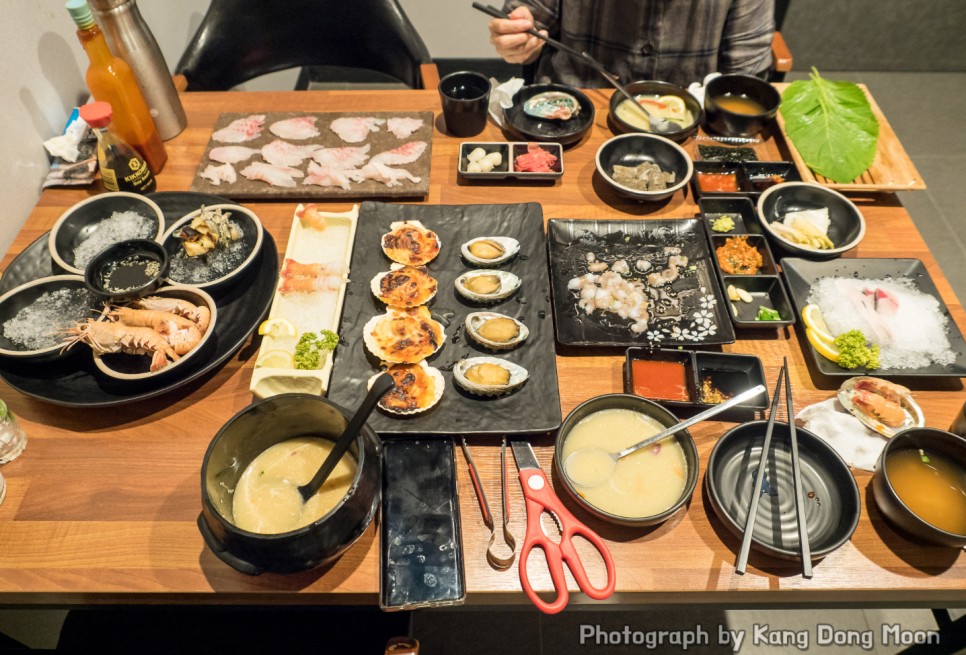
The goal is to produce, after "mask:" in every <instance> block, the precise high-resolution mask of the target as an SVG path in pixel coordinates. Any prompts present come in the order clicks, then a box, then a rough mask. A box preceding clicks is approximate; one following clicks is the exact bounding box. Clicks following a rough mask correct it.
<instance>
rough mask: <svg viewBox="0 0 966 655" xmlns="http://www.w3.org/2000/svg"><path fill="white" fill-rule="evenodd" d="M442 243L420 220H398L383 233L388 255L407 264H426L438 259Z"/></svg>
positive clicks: (385, 249)
mask: <svg viewBox="0 0 966 655" xmlns="http://www.w3.org/2000/svg"><path fill="white" fill-rule="evenodd" d="M440 247H441V243H440V240H439V237H438V236H437V235H436V233H435V232H433V231H432V230H429V229H427V228H426V227H425V226H424V225H423V224H422V223H421V222H420V221H396V222H395V223H392V224H391V225H390V226H389V232H387V233H386V234H384V235H382V251H383V252H384V253H386V257H388V258H389V259H391V260H393V261H394V262H399V263H400V264H404V265H406V266H424V265H426V264H428V263H429V262H431V261H433V260H434V259H436V256H437V255H438V254H439V249H440Z"/></svg>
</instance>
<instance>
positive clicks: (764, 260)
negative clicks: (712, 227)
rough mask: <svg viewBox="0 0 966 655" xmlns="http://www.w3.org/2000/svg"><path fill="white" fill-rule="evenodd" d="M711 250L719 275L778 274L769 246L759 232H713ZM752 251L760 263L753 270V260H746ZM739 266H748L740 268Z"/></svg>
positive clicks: (749, 257) (751, 254)
mask: <svg viewBox="0 0 966 655" xmlns="http://www.w3.org/2000/svg"><path fill="white" fill-rule="evenodd" d="M735 240H737V241H735ZM742 242H743V243H742ZM745 244H747V245H745ZM711 250H712V251H713V252H714V255H715V266H716V267H717V269H718V270H719V271H721V275H742V276H745V275H778V269H777V267H776V266H775V258H774V257H772V254H771V248H769V247H768V242H767V241H766V240H765V237H764V236H762V235H760V234H734V235H724V234H722V235H718V234H713V235H711ZM753 251H754V252H757V253H758V256H759V257H760V258H761V265H759V266H758V268H757V270H754V263H755V262H752V261H748V260H750V259H751V257H752V256H753V255H754V252H753ZM741 266H748V267H750V268H740V267H741ZM736 267H737V268H736Z"/></svg>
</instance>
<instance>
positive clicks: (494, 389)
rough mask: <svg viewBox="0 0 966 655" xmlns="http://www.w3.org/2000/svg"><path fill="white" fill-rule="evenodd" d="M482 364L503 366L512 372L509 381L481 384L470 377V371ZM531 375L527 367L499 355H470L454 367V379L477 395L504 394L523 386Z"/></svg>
mask: <svg viewBox="0 0 966 655" xmlns="http://www.w3.org/2000/svg"><path fill="white" fill-rule="evenodd" d="M480 364H492V365H496V366H499V367H501V368H503V369H504V370H506V371H507V372H508V373H509V374H510V377H509V381H507V382H506V383H505V384H481V383H479V382H474V381H473V380H470V379H468V378H467V374H468V373H469V371H470V370H471V369H473V368H474V367H475V366H478V365H480ZM529 377H530V374H529V373H528V372H527V369H525V368H523V367H522V366H520V365H519V364H514V363H513V362H508V361H506V360H505V359H500V358H499V357H470V358H469V359H461V360H460V361H458V362H457V363H456V366H454V367H453V381H454V382H455V383H456V384H458V385H459V386H460V387H462V388H463V389H466V390H467V391H469V392H470V393H472V394H475V395H477V396H502V395H503V394H505V393H510V392H511V391H513V390H514V389H516V388H518V387H520V386H522V385H523V384H524V383H525V382H526V381H527V379H528V378H529Z"/></svg>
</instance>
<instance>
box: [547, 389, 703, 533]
mask: <svg viewBox="0 0 966 655" xmlns="http://www.w3.org/2000/svg"><path fill="white" fill-rule="evenodd" d="M605 409H629V410H631V411H634V412H639V413H641V414H645V415H647V416H650V417H651V418H653V419H655V420H656V421H657V422H659V423H661V424H662V425H664V426H666V427H671V426H672V425H677V424H678V423H679V421H678V419H677V417H675V416H674V414H672V413H671V412H670V411H668V410H667V409H665V408H664V407H662V406H661V405H659V404H658V403H656V402H653V401H651V400H647V399H646V398H641V397H640V396H634V395H631V394H622V393H612V394H606V395H603V396H597V397H596V398H591V399H590V400H587V401H584V402H583V403H581V404H580V405H578V406H577V407H575V408H574V410H573V411H571V412H570V414H568V415H567V418H565V419H564V422H563V423H562V424H561V425H560V429H559V430H558V431H557V440H556V442H555V445H554V456H553V462H554V466H555V467H556V471H557V479H559V480H561V482H562V484H563V487H564V489H566V491H567V493H568V494H569V495H570V497H571V498H572V499H573V500H574V502H576V503H577V504H578V505H580V506H581V507H582V508H584V509H585V510H587V511H588V512H590V513H591V514H592V515H594V516H596V517H597V518H599V519H602V520H604V521H607V522H608V523H613V524H616V525H623V526H628V527H637V528H642V527H648V526H652V525H657V524H658V523H662V522H664V521H666V520H668V519H669V518H671V517H672V516H674V515H675V514H676V513H677V512H679V511H680V510H681V509H682V508H684V507H685V506H686V505H687V504H688V503H689V502H690V501H691V495H692V494H693V493H694V487H695V486H696V485H697V482H698V465H699V462H698V449H697V447H696V446H695V444H694V439H693V438H692V437H691V434H690V433H689V432H688V431H687V430H682V431H680V432H678V433H677V434H675V435H673V436H671V437H669V438H672V439H675V440H676V441H677V442H678V444H679V445H680V446H681V450H683V451H684V460H685V463H686V464H687V468H688V474H687V479H686V480H685V483H684V491H683V492H682V493H681V496H680V497H679V498H678V500H677V502H675V503H674V504H673V505H672V506H671V507H669V508H668V509H666V510H664V511H663V512H660V513H658V514H654V515H653V516H645V517H627V516H619V515H617V514H611V513H610V512H606V511H604V510H602V509H599V508H598V507H596V506H594V505H592V504H591V503H589V502H588V501H587V500H586V499H584V497H583V496H581V494H580V492H579V491H578V489H577V488H576V486H575V485H574V483H573V482H571V481H570V479H569V478H568V477H567V473H566V471H565V470H564V465H563V462H561V461H560V457H561V454H562V453H563V449H564V444H565V443H566V442H567V437H568V435H569V434H570V431H571V430H572V429H573V427H574V426H575V425H577V424H578V423H580V421H581V420H583V419H585V418H587V417H588V416H590V415H591V414H593V413H594V412H599V411H601V410H605ZM643 438H644V437H642V439H643ZM630 457H633V455H630Z"/></svg>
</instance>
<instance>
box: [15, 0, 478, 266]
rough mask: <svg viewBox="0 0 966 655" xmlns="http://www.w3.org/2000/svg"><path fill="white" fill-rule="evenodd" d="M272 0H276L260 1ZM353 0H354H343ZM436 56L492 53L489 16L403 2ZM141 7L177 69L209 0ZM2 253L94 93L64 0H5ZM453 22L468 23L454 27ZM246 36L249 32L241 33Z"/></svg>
mask: <svg viewBox="0 0 966 655" xmlns="http://www.w3.org/2000/svg"><path fill="white" fill-rule="evenodd" d="M261 1H270V0H261ZM344 1H346V2H351V1H352V0H344ZM402 4H403V7H404V9H405V10H406V13H407V14H408V15H409V17H410V19H411V20H412V21H413V23H414V24H415V25H416V29H417V30H418V31H419V33H420V35H421V36H422V37H423V40H424V41H425V42H426V45H427V47H428V48H429V51H430V54H432V55H433V56H434V57H488V56H491V54H492V49H491V48H490V45H489V42H488V36H487V32H486V23H487V21H488V19H487V17H486V16H484V15H483V14H481V13H480V12H478V11H476V10H475V9H473V8H472V7H471V6H470V2H469V0H465V1H464V0H402ZM138 7H139V8H140V10H141V14H142V15H143V16H144V19H145V21H146V22H147V24H148V25H149V26H150V28H151V31H152V32H153V33H154V36H155V38H156V39H157V41H158V44H159V45H160V46H161V51H162V52H163V53H164V56H165V59H166V60H167V62H168V66H169V67H171V68H174V66H175V65H176V64H177V62H178V58H179V57H180V56H181V52H182V51H183V50H184V47H185V45H187V43H188V40H189V39H190V38H191V36H192V35H193V34H194V33H195V30H196V29H197V28H198V25H199V23H200V22H201V19H202V17H203V16H204V13H205V10H206V9H207V7H208V3H207V2H206V1H205V0H140V2H138ZM0 10H3V13H4V15H5V16H6V20H4V21H3V23H2V25H0V43H3V44H4V52H5V55H4V56H3V57H2V58H0V79H2V80H3V81H4V90H5V93H3V94H0V116H2V117H3V126H2V128H0V153H2V156H0V190H2V192H3V193H2V196H3V200H4V201H3V213H2V214H0V253H6V251H7V249H8V248H9V247H10V243H11V242H12V241H13V238H14V237H15V236H16V234H17V232H19V231H20V227H21V226H22V225H23V222H24V221H25V220H26V218H27V216H28V215H29V214H30V210H31V209H32V208H33V206H34V205H35V204H36V203H37V200H38V198H39V197H40V192H41V184H42V182H43V179H44V176H45V175H46V174H47V155H46V152H45V151H44V149H43V146H42V145H41V144H42V143H43V142H44V141H45V140H47V139H49V138H50V137H52V136H54V135H56V134H58V133H60V131H61V130H62V129H63V126H64V122H65V121H66V120H67V116H68V114H69V113H70V110H71V108H73V107H75V106H76V105H77V104H78V103H80V102H82V101H83V100H84V99H85V98H86V96H87V89H86V87H85V85H84V71H85V70H86V69H87V59H86V56H85V55H84V51H83V49H82V48H81V46H80V43H78V41H77V37H76V36H75V34H74V24H73V22H72V21H71V19H70V16H69V15H68V14H67V10H66V9H64V3H63V1H62V0H31V1H29V2H28V1H24V0H0ZM453 25H464V26H465V27H464V28H463V29H453ZM239 38H244V35H239ZM273 84H277V85H280V86H278V87H276V88H292V86H294V73H293V74H291V75H288V76H286V75H282V74H279V75H278V76H277V77H272V78H270V79H269V80H267V81H264V82H262V84H260V85H252V86H250V88H270V87H271V86H272V85H273Z"/></svg>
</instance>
